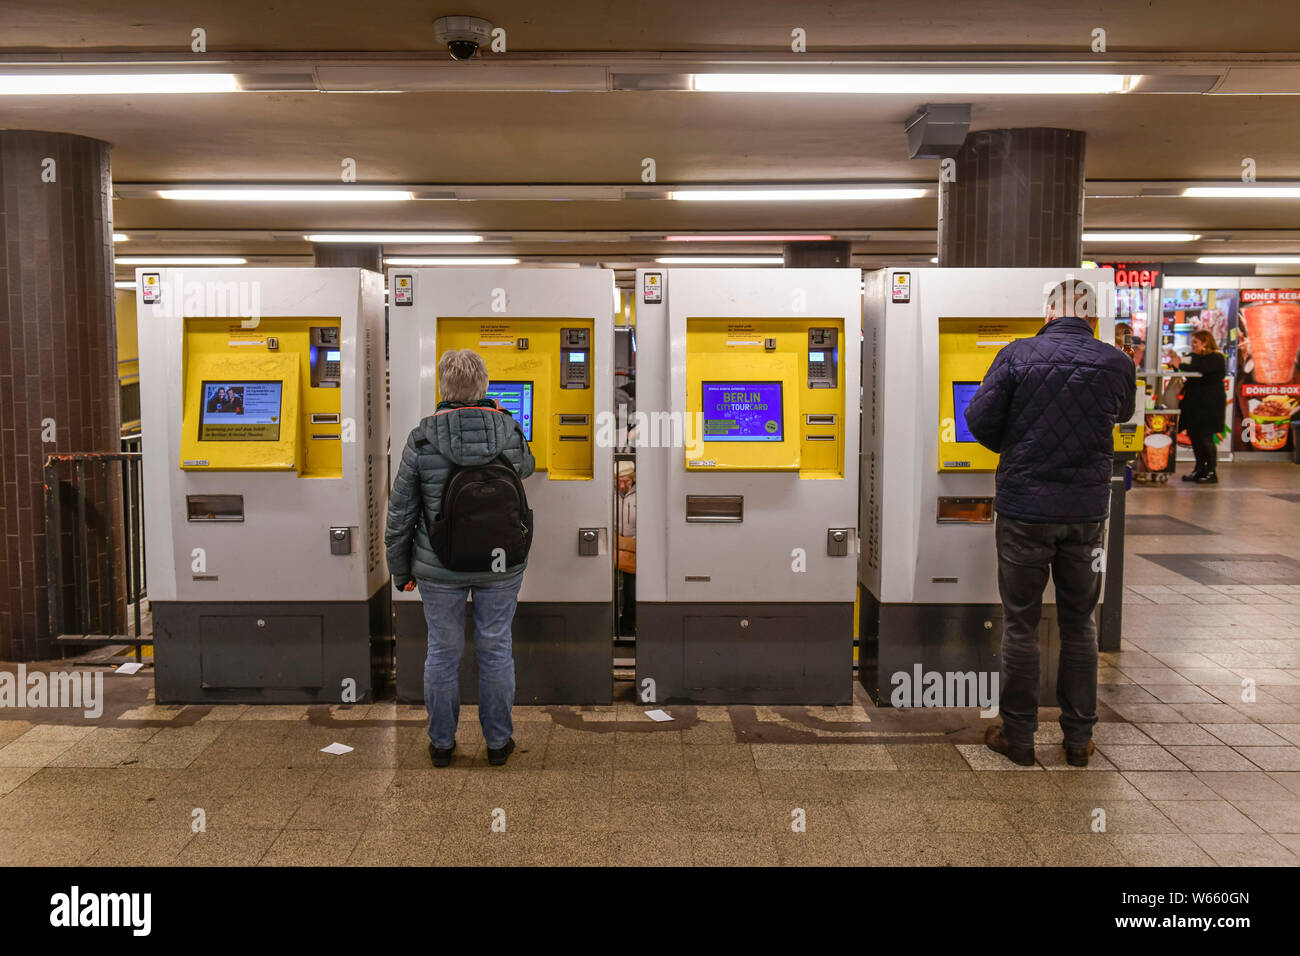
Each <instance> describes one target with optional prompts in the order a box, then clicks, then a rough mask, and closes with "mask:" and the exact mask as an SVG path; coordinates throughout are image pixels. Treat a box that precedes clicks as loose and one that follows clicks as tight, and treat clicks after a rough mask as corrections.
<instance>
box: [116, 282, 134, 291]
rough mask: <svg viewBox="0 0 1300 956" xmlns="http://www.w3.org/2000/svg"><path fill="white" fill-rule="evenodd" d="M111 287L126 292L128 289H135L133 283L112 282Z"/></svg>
mask: <svg viewBox="0 0 1300 956" xmlns="http://www.w3.org/2000/svg"><path fill="white" fill-rule="evenodd" d="M113 286H114V288H118V289H128V290H129V289H134V288H135V283H134V282H114V283H113Z"/></svg>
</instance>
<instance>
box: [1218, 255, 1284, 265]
mask: <svg viewBox="0 0 1300 956" xmlns="http://www.w3.org/2000/svg"><path fill="white" fill-rule="evenodd" d="M1196 261H1197V262H1199V263H1201V264H1202V265H1207V266H1230V265H1235V266H1247V265H1262V266H1290V265H1300V256H1201V257H1200V258H1199V259H1197V260H1196Z"/></svg>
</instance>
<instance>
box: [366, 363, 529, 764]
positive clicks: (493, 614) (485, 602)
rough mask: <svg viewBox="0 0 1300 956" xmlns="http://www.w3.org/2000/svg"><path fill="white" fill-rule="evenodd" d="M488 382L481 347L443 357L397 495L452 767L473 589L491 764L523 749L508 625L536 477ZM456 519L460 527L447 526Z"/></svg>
mask: <svg viewBox="0 0 1300 956" xmlns="http://www.w3.org/2000/svg"><path fill="white" fill-rule="evenodd" d="M487 389H488V372H487V367H486V366H485V365H484V363H483V359H482V357H480V356H479V355H478V354H477V353H475V352H474V351H473V350H471V349H460V350H457V349H449V350H448V351H446V352H444V353H443V354H442V358H440V359H439V360H438V394H439V395H440V396H441V398H442V401H441V402H439V403H438V408H437V410H436V411H435V412H434V413H433V414H432V415H430V416H428V417H427V418H425V419H423V420H422V421H421V422H420V424H419V425H417V426H416V427H415V429H414V430H413V431H412V432H411V434H410V436H409V437H408V438H407V440H406V447H405V448H404V449H403V451H402V462H401V465H400V466H399V468H398V471H397V475H396V476H395V477H394V478H393V488H392V492H391V494H390V496H389V499H388V526H387V531H386V533H385V544H386V546H387V552H388V570H389V573H390V574H391V575H392V577H393V584H394V585H395V586H396V587H398V588H399V589H401V590H405V591H411V590H414V588H415V587H416V586H417V584H418V586H419V589H420V599H421V601H422V602H423V604H424V616H425V619H426V621H427V622H428V625H429V653H428V656H427V658H426V659H425V665H424V699H425V706H426V707H427V709H428V712H429V753H430V755H431V756H432V758H433V765H434V766H435V767H446V766H448V765H449V764H450V763H451V757H452V752H453V751H454V750H455V749H456V725H457V722H458V721H459V719H460V659H461V654H462V653H463V652H464V649H465V614H466V600H467V599H469V598H470V596H471V595H472V604H473V609H474V612H473V613H474V631H475V636H474V648H475V653H476V655H477V660H478V674H479V684H478V691H479V703H478V712H479V723H480V724H481V725H482V728H483V738H484V740H485V741H486V743H487V751H488V763H490V764H492V765H493V766H500V765H501V764H504V763H505V762H506V760H507V758H508V757H509V756H510V754H511V752H512V751H513V750H514V749H515V741H514V737H513V736H512V733H513V730H514V725H513V723H512V721H511V718H510V708H511V706H512V705H513V704H514V697H515V662H514V657H513V652H512V648H511V630H510V629H511V624H512V622H513V621H514V616H515V606H516V604H517V602H518V598H519V586H520V584H521V583H522V581H523V573H524V568H525V567H526V566H527V563H528V562H527V547H528V544H529V543H530V542H531V538H532V512H531V511H529V510H527V501H526V499H524V498H523V485H522V479H524V478H527V477H528V476H529V475H531V474H532V473H533V467H534V461H533V455H532V452H531V451H530V450H529V448H528V441H527V440H526V439H525V438H524V433H523V428H522V427H521V426H520V424H519V422H517V421H515V420H514V419H513V418H511V416H510V413H509V412H506V411H504V410H503V409H501V408H499V407H498V406H497V403H496V402H494V401H493V400H492V399H490V398H486V397H485V396H486V395H487ZM501 508H506V509H507V510H504V511H500V510H499V509H501ZM467 509H468V511H467ZM453 522H458V523H457V524H455V526H454V527H451V528H450V530H448V529H449V526H452V524H453ZM457 529H459V530H457ZM516 532H518V533H520V534H526V539H525V540H523V541H522V543H521V542H520V541H518V540H514V539H513V538H512V537H511V536H512V535H513V534H515V533H516ZM521 547H522V550H521ZM457 567H459V568H462V570H456V569H454V568H457ZM463 568H469V569H470V570H463Z"/></svg>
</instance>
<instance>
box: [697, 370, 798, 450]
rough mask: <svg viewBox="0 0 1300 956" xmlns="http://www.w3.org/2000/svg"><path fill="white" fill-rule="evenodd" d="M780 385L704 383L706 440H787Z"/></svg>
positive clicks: (762, 383) (774, 383)
mask: <svg viewBox="0 0 1300 956" xmlns="http://www.w3.org/2000/svg"><path fill="white" fill-rule="evenodd" d="M781 385H782V383H781V382H703V383H702V384H701V388H703V390H704V394H703V396H702V398H701V402H700V404H701V406H702V408H703V415H704V440H705V441H706V442H709V441H784V440H785V436H784V432H783V430H782V425H783V422H784V419H783V414H782V409H783V407H784V406H783V405H782V402H781Z"/></svg>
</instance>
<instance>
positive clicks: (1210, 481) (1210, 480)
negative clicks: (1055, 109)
mask: <svg viewBox="0 0 1300 956" xmlns="http://www.w3.org/2000/svg"><path fill="white" fill-rule="evenodd" d="M1196 483H1197V484H1198V485H1217V484H1218V483H1219V476H1218V475H1217V474H1215V473H1214V472H1210V473H1209V474H1208V475H1201V476H1200V477H1199V478H1197V479H1196Z"/></svg>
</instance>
